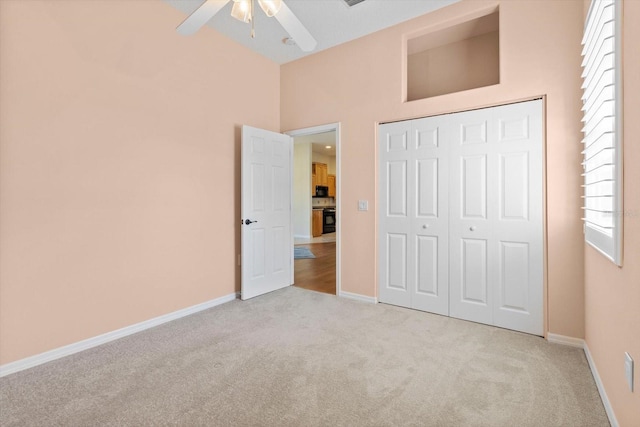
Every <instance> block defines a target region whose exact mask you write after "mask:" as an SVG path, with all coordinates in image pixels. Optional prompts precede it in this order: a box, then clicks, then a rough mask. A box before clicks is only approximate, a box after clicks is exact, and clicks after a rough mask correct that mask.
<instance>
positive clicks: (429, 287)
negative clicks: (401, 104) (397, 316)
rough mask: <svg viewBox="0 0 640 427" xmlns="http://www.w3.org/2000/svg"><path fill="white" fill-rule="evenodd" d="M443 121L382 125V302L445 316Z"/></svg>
mask: <svg viewBox="0 0 640 427" xmlns="http://www.w3.org/2000/svg"><path fill="white" fill-rule="evenodd" d="M441 122H442V118H441V117H438V118H433V117H427V118H424V119H419V120H413V121H410V122H398V123H389V124H386V125H383V126H380V129H379V141H380V150H379V153H380V183H379V191H380V194H379V198H378V200H379V201H380V206H379V212H380V217H379V218H380V221H379V234H378V235H379V237H380V239H381V242H380V244H379V254H378V259H379V266H380V276H379V277H380V295H379V297H380V300H381V301H383V302H388V303H390V304H395V305H401V306H405V307H411V308H415V309H419V310H425V311H430V312H432V313H438V314H445V315H446V314H448V313H449V296H448V252H449V250H448V195H447V191H446V190H447V180H448V153H447V147H446V146H443V145H442V142H441Z"/></svg>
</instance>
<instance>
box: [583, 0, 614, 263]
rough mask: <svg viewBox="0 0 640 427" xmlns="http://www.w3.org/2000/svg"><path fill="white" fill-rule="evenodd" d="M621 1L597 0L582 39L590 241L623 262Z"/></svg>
mask: <svg viewBox="0 0 640 427" xmlns="http://www.w3.org/2000/svg"><path fill="white" fill-rule="evenodd" d="M621 6H622V5H621V2H619V1H616V0H592V2H591V7H590V9H589V14H588V16H587V21H586V25H585V29H584V38H583V39H582V45H583V50H582V56H583V61H582V68H583V72H582V78H583V84H582V90H583V94H582V102H583V107H582V111H583V118H582V121H583V123H584V127H583V129H582V131H583V132H584V139H583V140H582V143H583V144H584V146H583V152H582V153H583V155H584V160H583V163H582V166H583V169H584V174H583V176H584V185H583V187H584V195H583V198H584V229H585V239H586V241H587V242H588V243H589V244H590V245H592V246H593V247H595V248H596V249H598V250H599V251H600V252H602V253H603V254H604V255H605V256H607V257H608V258H609V259H611V260H612V261H613V262H615V263H616V264H618V265H621V261H622V259H621V258H622V257H621V255H622V250H621V248H622V233H621V230H622V217H623V215H622V192H621V189H622V173H621V172H622V139H621V138H622V111H621V105H622V90H621V89H622V80H621V75H622V73H621V62H620V54H621V43H620V38H621V37H620V28H621V25H620V24H621V22H620V20H621V16H622V15H621V13H620V10H619V9H620V7H621Z"/></svg>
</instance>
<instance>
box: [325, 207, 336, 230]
mask: <svg viewBox="0 0 640 427" xmlns="http://www.w3.org/2000/svg"><path fill="white" fill-rule="evenodd" d="M335 232H336V208H324V209H323V210H322V234H326V233H335Z"/></svg>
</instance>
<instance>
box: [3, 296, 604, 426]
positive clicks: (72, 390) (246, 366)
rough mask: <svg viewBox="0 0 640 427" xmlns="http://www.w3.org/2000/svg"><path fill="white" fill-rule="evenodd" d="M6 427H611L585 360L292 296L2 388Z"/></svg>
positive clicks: (75, 360) (448, 322)
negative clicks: (168, 426) (402, 426)
mask: <svg viewBox="0 0 640 427" xmlns="http://www.w3.org/2000/svg"><path fill="white" fill-rule="evenodd" d="M0 408H1V414H0V424H1V425H3V426H13V425H20V426H23V425H26V426H96V425H119V426H143V425H145V426H146V425H181V426H200V425H201V426H204V425H207V426H227V425H230V426H233V425H236V426H361V425H362V426H364V425H370V426H401V425H414V426H536V427H538V426H606V425H609V424H608V422H607V418H606V415H605V412H604V408H603V406H602V403H601V401H600V399H599V396H598V392H597V390H596V386H595V384H594V381H593V378H592V376H591V373H590V371H589V368H588V365H587V361H586V359H585V356H584V353H583V352H582V350H579V349H575V348H570V347H565V346H560V345H554V344H549V343H547V342H546V341H545V340H543V339H542V338H537V337H534V336H529V335H526V334H521V333H517V332H512V331H507V330H503V329H498V328H492V327H489V326H484V325H479V324H475V323H470V322H465V321H461V320H456V319H451V318H447V317H442V316H437V315H431V314H427V313H422V312H418V311H413V310H408V309H403V308H398V307H393V306H388V305H383V304H377V305H373V304H366V303H360V302H357V301H351V300H346V299H342V298H337V297H335V296H331V295H326V294H321V293H316V292H312V291H306V290H303V289H298V288H293V287H289V288H286V289H283V290H281V291H277V292H273V293H271V294H269V295H264V296H261V297H258V298H254V299H252V300H249V301H244V302H241V301H233V302H230V303H228V304H225V305H222V306H220V307H216V308H213V309H210V310H207V311H204V312H201V313H198V314H195V315H192V316H189V317H187V318H183V319H180V320H177V321H174V322H171V323H168V324H165V325H162V326H159V327H157V328H154V329H150V330H147V331H145V332H141V333H138V334H136V335H132V336H129V337H126V338H123V339H121V340H118V341H115V342H112V343H109V344H105V345H103V346H101V347H97V348H95V349H92V350H88V351H85V352H82V353H79V354H76V355H73V356H70V357H67V358H65V359H61V360H58V361H54V362H51V363H48V364H46V365H42V366H39V367H36V368H33V369H30V370H27V371H23V372H19V373H16V374H13V375H9V376H7V377H5V378H2V379H0Z"/></svg>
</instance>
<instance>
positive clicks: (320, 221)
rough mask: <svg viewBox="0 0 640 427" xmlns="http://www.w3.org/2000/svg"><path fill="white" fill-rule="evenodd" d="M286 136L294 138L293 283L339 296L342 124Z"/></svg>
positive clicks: (290, 133) (319, 127) (302, 130)
mask: <svg viewBox="0 0 640 427" xmlns="http://www.w3.org/2000/svg"><path fill="white" fill-rule="evenodd" d="M286 133H287V134H288V135H289V136H291V137H293V160H292V163H293V165H292V171H293V172H292V173H293V180H292V181H293V182H292V188H291V194H292V197H291V199H292V201H293V202H292V203H293V207H292V210H293V215H292V227H291V229H292V245H293V246H294V268H293V273H292V275H293V277H292V282H293V284H294V286H297V287H301V288H304V289H309V290H314V291H317V292H324V293H329V294H334V295H339V293H340V236H341V229H340V176H339V175H340V174H339V171H340V124H339V123H332V124H328V125H322V126H315V127H311V128H305V129H298V130H294V131H290V132H286Z"/></svg>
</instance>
